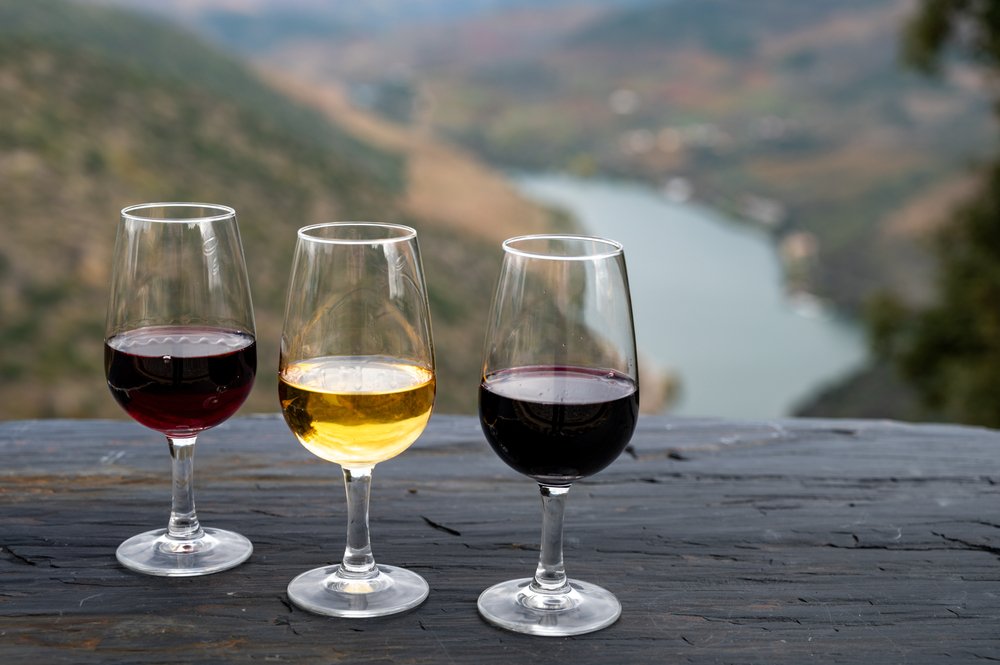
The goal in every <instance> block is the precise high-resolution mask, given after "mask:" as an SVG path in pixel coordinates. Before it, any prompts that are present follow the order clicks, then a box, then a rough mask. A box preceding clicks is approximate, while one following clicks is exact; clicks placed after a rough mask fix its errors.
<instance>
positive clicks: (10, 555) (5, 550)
mask: <svg viewBox="0 0 1000 665" xmlns="http://www.w3.org/2000/svg"><path fill="white" fill-rule="evenodd" d="M0 554H6V555H7V556H6V558H7V559H9V560H11V561H16V562H18V563H23V564H24V565H26V566H37V565H38V562H37V561H34V560H33V559H30V558H28V557H26V556H24V555H22V554H18V553H17V552H15V551H14V550H12V549H11V548H9V547H7V546H6V545H0Z"/></svg>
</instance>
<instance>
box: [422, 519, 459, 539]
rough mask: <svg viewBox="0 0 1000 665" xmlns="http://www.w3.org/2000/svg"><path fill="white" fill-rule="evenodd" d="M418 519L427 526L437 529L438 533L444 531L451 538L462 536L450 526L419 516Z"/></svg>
mask: <svg viewBox="0 0 1000 665" xmlns="http://www.w3.org/2000/svg"><path fill="white" fill-rule="evenodd" d="M420 519H422V520H423V521H425V522H427V525H428V526H430V527H431V528H434V529H437V530H438V531H444V532H445V533H447V534H451V535H452V536H461V535H462V532H461V531H458V530H457V529H452V528H451V527H450V526H445V525H444V524H439V523H437V522H435V521H434V520H432V519H430V518H427V517H424V516H423V515H421V516H420Z"/></svg>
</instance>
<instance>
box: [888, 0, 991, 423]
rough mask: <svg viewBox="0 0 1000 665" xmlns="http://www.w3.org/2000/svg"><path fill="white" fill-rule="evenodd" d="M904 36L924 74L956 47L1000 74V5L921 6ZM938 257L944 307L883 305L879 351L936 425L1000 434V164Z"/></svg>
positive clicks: (946, 231) (958, 1)
mask: <svg viewBox="0 0 1000 665" xmlns="http://www.w3.org/2000/svg"><path fill="white" fill-rule="evenodd" d="M907 36H908V38H907V41H906V49H907V54H908V55H909V58H910V60H911V62H913V63H915V64H916V65H917V66H920V67H922V68H923V69H927V70H931V69H934V68H935V67H936V66H937V65H938V64H939V62H940V59H941V57H942V54H943V52H944V51H945V49H946V47H948V46H951V45H952V44H953V43H954V44H955V45H956V46H957V49H958V51H959V52H960V53H961V54H966V55H971V56H973V57H974V58H975V59H976V60H977V61H978V63H979V64H980V65H981V66H983V67H985V68H986V69H987V70H989V71H991V72H992V73H993V74H994V75H995V74H997V73H1000V0H925V1H924V3H923V5H922V7H921V10H920V12H919V13H918V14H917V15H916V16H915V18H914V19H913V20H912V22H911V23H910V29H909V32H908V35H907ZM997 114H998V119H1000V106H998V107H997ZM936 253H937V257H938V261H939V266H940V267H939V280H938V295H939V298H938V301H937V302H936V303H935V304H934V305H933V306H931V307H929V308H926V309H922V310H912V309H911V308H908V307H907V306H906V305H905V304H903V303H901V302H900V301H899V300H898V299H896V298H893V297H891V296H886V297H884V298H882V299H881V300H879V301H877V302H876V303H875V305H873V307H872V313H871V317H870V322H871V323H870V325H871V329H872V333H873V337H874V341H875V347H876V351H877V352H878V353H879V355H880V357H881V358H882V359H883V362H884V364H887V365H890V366H893V367H895V368H896V369H898V371H899V372H900V375H901V376H902V377H903V379H905V380H906V381H907V382H908V383H909V384H910V385H911V386H912V387H913V389H914V390H915V391H916V393H917V395H918V396H919V397H920V399H921V400H922V402H923V403H924V404H925V405H926V406H927V407H928V408H929V409H931V410H932V413H934V414H935V415H938V416H939V417H941V418H945V419H949V420H956V421H961V422H968V423H977V424H981V425H987V426H990V427H1000V404H998V400H1000V154H998V155H996V156H995V158H994V160H993V161H992V163H991V164H990V165H988V166H987V167H986V168H985V169H984V173H983V176H982V178H981V180H980V182H979V184H978V188H977V190H976V192H975V194H974V195H973V196H972V198H971V199H970V200H968V201H967V202H966V203H965V204H964V205H962V206H961V207H960V208H959V209H958V210H957V211H956V213H955V215H954V217H953V219H952V220H951V223H949V224H948V225H947V226H945V227H944V228H943V230H942V231H941V232H940V234H939V235H938V237H937V243H936Z"/></svg>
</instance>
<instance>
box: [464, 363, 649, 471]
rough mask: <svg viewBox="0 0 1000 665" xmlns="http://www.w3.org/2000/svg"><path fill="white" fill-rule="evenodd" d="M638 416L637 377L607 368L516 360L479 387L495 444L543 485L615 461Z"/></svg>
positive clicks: (504, 457) (485, 423)
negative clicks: (517, 364)
mask: <svg viewBox="0 0 1000 665" xmlns="http://www.w3.org/2000/svg"><path fill="white" fill-rule="evenodd" d="M638 417H639V389H638V386H637V385H636V382H635V381H634V380H632V379H631V378H629V377H628V376H625V375H624V374H620V373H618V372H613V371H609V370H595V369H587V368H582V367H552V366H530V367H516V368H513V369H506V370H502V371H500V372H495V373H492V374H488V375H487V376H485V377H484V378H483V381H482V383H481V384H480V386H479V420H480V423H481V424H482V426H483V432H484V433H485V434H486V438H487V440H488V441H489V442H490V445H491V446H492V447H493V450H494V451H496V453H497V455H499V456H500V459H502V460H503V461H504V462H506V463H507V464H508V465H509V466H510V467H511V468H513V469H515V470H516V471H518V472H520V473H523V474H524V475H526V476H530V477H531V478H534V479H535V480H537V481H538V482H540V483H543V484H546V485H569V484H570V483H572V482H573V481H575V480H578V479H580V478H583V477H585V476H590V475H593V474H595V473H597V472H598V471H600V470H601V469H603V468H604V467H606V466H607V465H609V464H611V462H613V461H614V460H615V459H616V458H617V457H618V455H620V454H621V452H622V450H624V449H625V446H626V445H627V444H628V442H629V439H631V438H632V432H633V431H634V430H635V423H636V420H637V419H638Z"/></svg>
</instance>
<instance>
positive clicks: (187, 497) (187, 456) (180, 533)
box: [167, 436, 204, 540]
mask: <svg viewBox="0 0 1000 665" xmlns="http://www.w3.org/2000/svg"><path fill="white" fill-rule="evenodd" d="M195 441H196V437H193V436H191V437H170V436H168V437H167V443H168V444H169V445H170V457H171V459H172V460H173V477H174V484H173V501H172V503H171V506H170V522H169V524H168V525H167V535H168V536H169V537H170V538H172V539H175V540H195V539H197V538H200V537H201V536H202V535H204V532H203V531H202V529H201V524H199V523H198V514H197V513H196V512H195V509H194V444H195Z"/></svg>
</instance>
